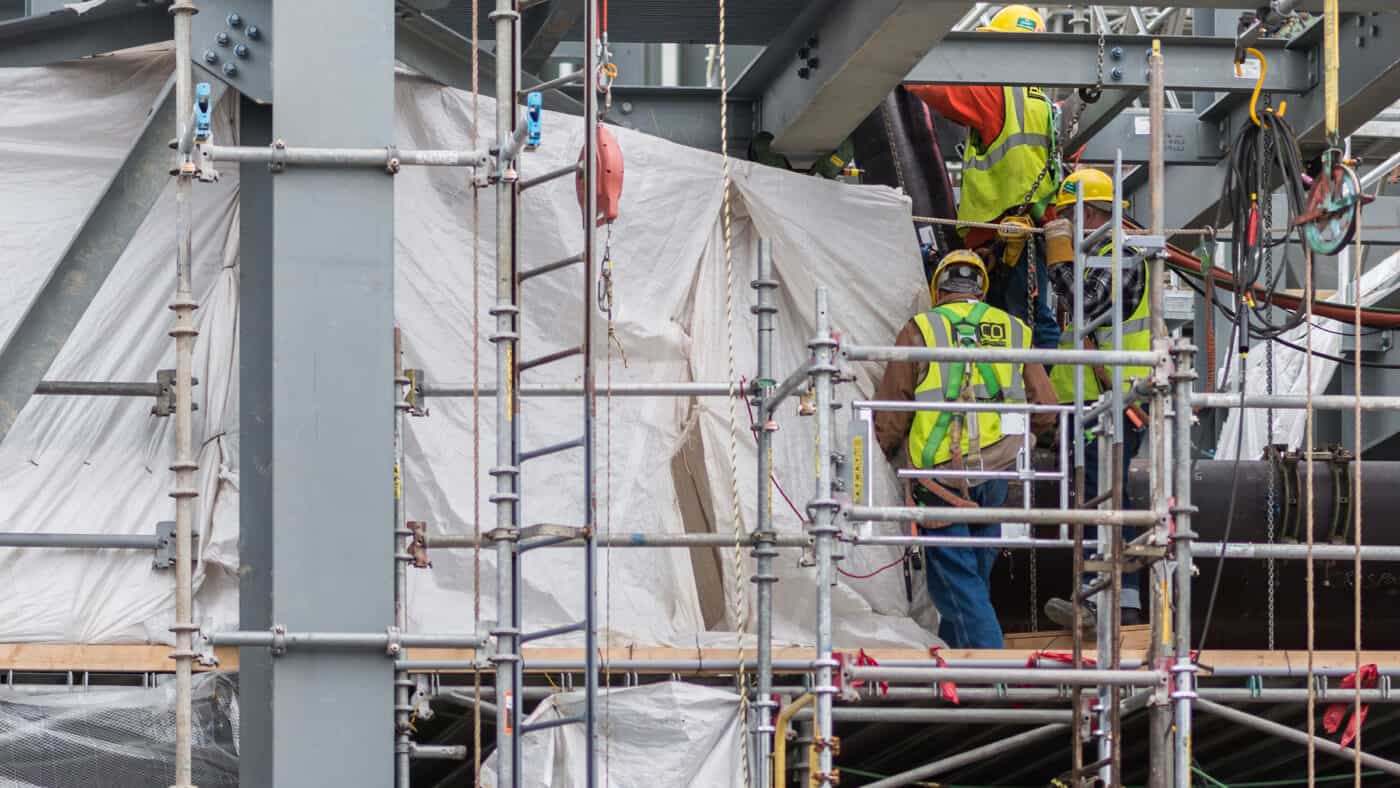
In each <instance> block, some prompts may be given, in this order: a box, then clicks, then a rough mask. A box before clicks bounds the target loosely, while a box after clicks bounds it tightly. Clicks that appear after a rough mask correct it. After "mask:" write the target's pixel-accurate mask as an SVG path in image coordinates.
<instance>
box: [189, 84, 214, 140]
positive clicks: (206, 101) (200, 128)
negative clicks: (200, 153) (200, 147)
mask: <svg viewBox="0 0 1400 788" xmlns="http://www.w3.org/2000/svg"><path fill="white" fill-rule="evenodd" d="M211 94H212V91H211V90H210V87H209V83H208V82H201V83H199V84H198V85H195V86H194V139H195V142H208V141H209V138H210V136H212V134H213V128H212V125H213V124H212V121H211V120H210V116H211V115H213V114H214V107H213V102H212V101H210V96H211Z"/></svg>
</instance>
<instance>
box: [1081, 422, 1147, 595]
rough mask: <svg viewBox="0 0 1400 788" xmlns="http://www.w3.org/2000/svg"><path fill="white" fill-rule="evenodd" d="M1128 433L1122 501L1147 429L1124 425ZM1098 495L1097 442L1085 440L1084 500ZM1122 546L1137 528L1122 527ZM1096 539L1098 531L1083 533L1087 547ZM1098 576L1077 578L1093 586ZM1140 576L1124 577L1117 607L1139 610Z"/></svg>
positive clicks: (1092, 550) (1137, 573)
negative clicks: (1131, 468)
mask: <svg viewBox="0 0 1400 788" xmlns="http://www.w3.org/2000/svg"><path fill="white" fill-rule="evenodd" d="M1124 426H1125V427H1126V428H1127V432H1126V433H1124V435H1123V480H1122V485H1123V490H1124V491H1125V492H1124V498H1125V499H1126V498H1127V493H1126V490H1127V489H1128V465H1129V464H1131V463H1132V461H1133V458H1134V457H1136V456H1137V453H1138V449H1140V448H1142V439H1143V437H1144V436H1145V435H1147V430H1146V429H1141V430H1139V429H1134V428H1133V425H1132V424H1127V423H1126V422H1125V424H1124ZM1098 494H1099V442H1098V441H1096V440H1085V442H1084V497H1085V498H1093V497H1095V496H1097V495H1098ZM1121 530H1122V532H1123V543H1124V544H1127V543H1128V542H1131V541H1132V540H1133V539H1135V538H1136V537H1137V535H1138V529H1137V528H1131V527H1124V528H1122V529H1121ZM1097 538H1098V529H1097V528H1094V527H1092V526H1091V527H1088V528H1085V529H1084V540H1085V542H1086V543H1088V542H1091V541H1092V540H1094V539H1097ZM1093 552H1094V548H1086V549H1085V553H1093ZM1096 577H1097V575H1095V574H1093V573H1088V574H1085V575H1084V576H1083V577H1081V578H1080V582H1081V583H1083V584H1084V585H1086V586H1087V585H1089V584H1090V583H1093V582H1094V580H1095V579H1096ZM1141 584H1142V572H1134V573H1133V574H1130V575H1124V576H1123V597H1122V600H1121V604H1120V607H1128V608H1134V609H1137V610H1141V609H1142V595H1141V594H1142V592H1141Z"/></svg>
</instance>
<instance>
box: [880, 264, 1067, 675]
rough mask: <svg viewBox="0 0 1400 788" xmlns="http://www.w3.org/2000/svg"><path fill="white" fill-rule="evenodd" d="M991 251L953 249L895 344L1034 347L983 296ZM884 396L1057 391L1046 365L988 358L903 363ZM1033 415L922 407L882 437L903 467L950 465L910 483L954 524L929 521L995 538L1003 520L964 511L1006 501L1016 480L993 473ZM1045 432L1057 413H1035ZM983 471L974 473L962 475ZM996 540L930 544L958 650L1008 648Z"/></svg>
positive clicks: (1009, 456) (901, 415) (895, 365)
mask: <svg viewBox="0 0 1400 788" xmlns="http://www.w3.org/2000/svg"><path fill="white" fill-rule="evenodd" d="M987 278H988V277H987V268H986V264H985V263H983V262H982V258H980V257H978V256H977V255H976V254H975V253H973V252H971V251H968V250H966V249H958V250H955V251H953V252H949V253H948V254H947V255H946V256H945V257H944V258H943V259H942V260H941V261H940V262H939V264H938V266H937V267H936V268H935V270H934V274H933V282H932V283H931V285H930V291H931V294H932V296H933V302H934V307H933V309H931V310H930V311H928V312H923V313H920V314H918V315H915V316H914V318H913V319H912V320H910V321H909V322H908V323H906V324H905V326H904V328H903V330H901V331H900V333H899V336H898V338H897V339H896V340H895V343H896V344H898V345H905V346H912V347H931V348H952V347H968V348H1029V347H1030V343H1031V336H1030V334H1031V332H1030V328H1029V327H1027V326H1026V324H1025V323H1024V322H1023V321H1021V320H1019V319H1017V318H1015V317H1012V316H1011V315H1008V314H1007V313H1006V312H1004V311H1002V310H1000V309H997V308H996V307H993V306H989V305H988V304H986V303H985V302H983V301H982V300H981V299H982V297H983V296H984V295H985V294H986V291H987ZM876 399H879V400H894V401H915V402H930V403H933V402H961V403H1021V402H1026V401H1027V400H1028V399H1029V401H1030V402H1033V403H1041V404H1048V403H1052V402H1053V401H1054V389H1053V387H1052V386H1051V384H1050V379H1049V377H1048V376H1047V375H1046V373H1045V368H1044V367H1043V366H1041V365H1040V364H1022V363H1012V362H995V361H978V362H967V363H921V362H912V361H893V362H890V364H889V365H888V366H887V367H886V368H885V372H884V376H883V377H882V378H881V380H880V386H879V389H878V391H877V394H876ZM1026 424H1027V420H1026V417H1025V415H1024V414H1007V413H999V412H993V411H977V410H975V409H974V410H972V411H967V410H963V411H947V410H941V411H940V410H921V411H917V412H908V411H882V410H877V411H876V413H875V434H876V438H877V439H878V441H879V443H880V447H881V448H882V449H883V450H884V452H885V455H886V456H887V457H888V458H889V459H890V461H891V462H892V463H894V464H896V465H897V466H900V467H905V468H915V469H921V470H933V471H942V472H944V475H943V476H941V477H940V478H938V479H936V480H935V479H934V478H920V479H917V480H914V481H913V482H912V483H906V485H905V496H906V503H908V504H909V505H919V506H937V507H943V508H946V509H948V511H949V512H950V514H949V517H950V521H949V522H947V523H923V524H922V528H923V529H925V530H929V529H937V531H938V533H939V534H940V535H947V536H977V537H995V536H999V535H1000V534H1001V526H1000V525H999V524H995V523H994V524H970V523H959V522H956V521H954V519H955V518H956V515H955V514H953V512H956V511H957V510H958V509H960V508H971V507H979V506H985V507H998V506H1001V505H1003V504H1004V503H1005V502H1006V497H1007V493H1008V482H1007V479H1006V478H995V477H990V478H989V477H988V476H987V475H985V472H987V471H1005V470H1006V469H1009V468H1011V467H1012V466H1014V465H1015V463H1016V459H1017V453H1018V452H1019V450H1020V449H1021V447H1022V445H1023V439H1022V437H1021V436H1023V435H1024V434H1025V431H1026ZM1030 426H1031V428H1032V429H1033V430H1035V431H1036V432H1047V431H1053V430H1054V427H1055V417H1054V414H1035V415H1034V416H1032V417H1031V419H1030ZM969 471H975V472H976V473H975V474H974V475H970V476H963V475H960V474H962V473H967V472H969ZM996 556H997V550H996V549H995V548H994V547H954V548H948V547H928V548H926V549H925V558H926V561H927V568H926V580H927V585H928V591H929V596H930V598H931V599H932V601H933V603H934V606H935V607H937V609H938V612H939V614H940V616H941V621H940V624H939V627H938V634H939V636H940V637H941V638H943V640H944V641H945V642H947V644H948V645H949V646H951V647H954V648H1000V647H1001V645H1002V636H1001V625H1000V623H999V622H998V621H997V616H996V611H995V610H994V609H993V608H992V603H991V588H990V581H991V571H992V565H993V563H994V562H995V561H996Z"/></svg>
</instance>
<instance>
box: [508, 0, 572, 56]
mask: <svg viewBox="0 0 1400 788" xmlns="http://www.w3.org/2000/svg"><path fill="white" fill-rule="evenodd" d="M582 16H583V2H582V0H547V1H546V2H545V3H543V4H541V5H539V6H536V7H535V8H531V9H529V10H527V11H525V14H524V18H523V20H522V21H521V32H520V68H521V70H522V71H524V72H525V73H527V74H538V73H540V69H542V68H544V64H545V61H547V60H549V56H550V55H551V54H553V53H554V49H555V47H557V46H559V42H560V41H563V40H564V36H565V35H567V34H568V32H569V30H570V29H572V28H573V26H574V24H575V23H577V22H578V20H579V18H580V17H582Z"/></svg>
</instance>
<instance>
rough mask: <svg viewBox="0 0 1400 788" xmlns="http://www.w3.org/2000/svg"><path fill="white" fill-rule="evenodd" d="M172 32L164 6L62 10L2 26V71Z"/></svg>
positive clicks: (122, 0)
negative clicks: (80, 11)
mask: <svg viewBox="0 0 1400 788" xmlns="http://www.w3.org/2000/svg"><path fill="white" fill-rule="evenodd" d="M173 34H174V24H173V23H172V22H171V19H170V14H168V13H166V6H165V5H157V4H155V3H149V2H144V1H143V0H107V2H106V3H103V4H102V5H99V6H97V7H95V8H91V9H88V10H87V11H85V12H82V13H79V12H78V11H77V10H75V9H72V8H63V9H61V10H58V11H54V12H52V13H48V14H42V15H36V16H26V17H21V18H19V19H15V20H11V21H9V22H5V23H3V24H0V67H4V66H44V65H48V64H50V63H61V62H63V61H65V60H75V59H77V58H80V57H88V56H90V55H100V54H103V53H105V52H115V51H117V50H118V49H127V48H128V47H135V46H141V45H143V44H149V43H152V42H155V41H168V40H169V39H170V38H171V37H172V36H173ZM172 128H173V125H172Z"/></svg>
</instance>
